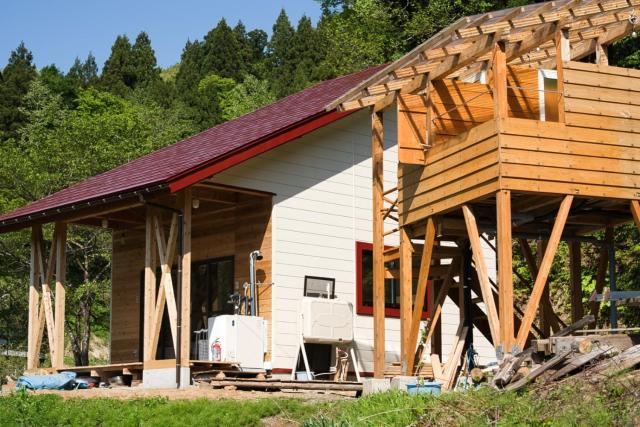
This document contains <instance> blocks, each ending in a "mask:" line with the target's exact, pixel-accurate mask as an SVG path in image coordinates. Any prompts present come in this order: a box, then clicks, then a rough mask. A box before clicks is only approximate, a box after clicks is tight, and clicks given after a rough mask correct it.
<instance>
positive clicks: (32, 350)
mask: <svg viewBox="0 0 640 427" xmlns="http://www.w3.org/2000/svg"><path fill="white" fill-rule="evenodd" d="M66 241H67V225H66V224H65V223H56V225H55V230H54V233H53V241H52V242H51V249H50V250H49V258H48V261H47V263H46V265H45V264H44V259H43V258H44V239H43V236H42V227H41V226H40V225H39V224H38V225H34V226H33V227H32V230H31V259H30V270H31V272H30V285H29V324H28V346H27V370H29V371H30V370H34V369H37V367H38V362H39V359H40V348H41V346H42V339H43V335H44V328H45V326H46V328H47V339H48V343H49V352H50V355H51V366H52V367H53V368H55V369H62V368H63V367H64V318H65V285H64V283H65V273H66ZM54 274H55V283H56V284H55V293H53V292H52V290H51V286H50V284H51V281H52V280H53V278H54Z"/></svg>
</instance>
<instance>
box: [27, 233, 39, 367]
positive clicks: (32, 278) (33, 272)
mask: <svg viewBox="0 0 640 427" xmlns="http://www.w3.org/2000/svg"><path fill="white" fill-rule="evenodd" d="M37 244H38V242H37V231H36V229H35V226H34V227H32V228H31V259H30V261H29V324H28V332H27V371H30V370H34V369H36V368H37V367H38V361H39V358H40V355H39V354H38V353H40V349H36V341H37V340H38V339H37V334H38V332H39V330H40V326H39V323H38V312H39V311H40V308H39V307H40V294H39V293H38V288H37V287H38V284H39V276H40V272H39V271H38V266H39V263H38V262H36V257H37V254H38V251H37V249H36V245H37Z"/></svg>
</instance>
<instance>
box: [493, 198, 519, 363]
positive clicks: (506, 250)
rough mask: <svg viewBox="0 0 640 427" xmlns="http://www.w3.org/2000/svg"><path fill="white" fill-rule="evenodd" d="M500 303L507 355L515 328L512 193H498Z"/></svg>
mask: <svg viewBox="0 0 640 427" xmlns="http://www.w3.org/2000/svg"><path fill="white" fill-rule="evenodd" d="M496 207H497V212H496V218H497V223H498V224H497V239H498V241H497V242H496V243H497V246H496V248H497V255H498V295H499V297H498V301H499V303H498V304H499V310H500V336H501V341H500V342H501V344H502V346H503V350H504V352H505V353H511V351H512V347H513V341H514V338H515V337H514V328H513V252H512V243H511V241H512V240H511V192H510V191H509V190H500V191H498V193H496Z"/></svg>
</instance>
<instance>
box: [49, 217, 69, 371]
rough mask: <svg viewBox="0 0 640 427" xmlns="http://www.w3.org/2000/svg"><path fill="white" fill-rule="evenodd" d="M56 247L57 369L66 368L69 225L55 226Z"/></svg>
mask: <svg viewBox="0 0 640 427" xmlns="http://www.w3.org/2000/svg"><path fill="white" fill-rule="evenodd" d="M55 227H56V233H55V241H53V242H52V243H51V244H52V245H55V246H56V250H55V251H56V302H55V320H54V322H55V325H54V330H55V332H54V333H55V336H56V338H55V344H56V351H55V353H56V360H52V363H51V364H52V366H53V367H54V368H55V369H62V368H64V322H65V294H66V289H65V283H66V272H67V224H65V223H63V222H58V223H56V225H55Z"/></svg>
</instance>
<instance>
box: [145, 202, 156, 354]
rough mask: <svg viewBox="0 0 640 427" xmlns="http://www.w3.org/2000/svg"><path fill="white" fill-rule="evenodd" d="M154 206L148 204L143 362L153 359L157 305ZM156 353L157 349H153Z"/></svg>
mask: <svg viewBox="0 0 640 427" xmlns="http://www.w3.org/2000/svg"><path fill="white" fill-rule="evenodd" d="M153 217H154V211H153V208H151V207H149V206H147V217H146V223H145V256H144V329H143V331H144V337H142V338H143V340H144V341H143V357H142V360H143V362H147V361H149V360H152V359H153V356H152V351H151V342H152V338H151V335H152V334H153V331H154V328H153V314H154V311H155V305H156V266H157V259H156V241H155V233H154V227H153ZM153 353H155V351H153Z"/></svg>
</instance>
